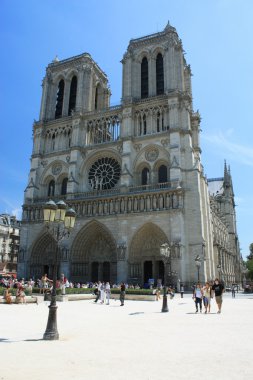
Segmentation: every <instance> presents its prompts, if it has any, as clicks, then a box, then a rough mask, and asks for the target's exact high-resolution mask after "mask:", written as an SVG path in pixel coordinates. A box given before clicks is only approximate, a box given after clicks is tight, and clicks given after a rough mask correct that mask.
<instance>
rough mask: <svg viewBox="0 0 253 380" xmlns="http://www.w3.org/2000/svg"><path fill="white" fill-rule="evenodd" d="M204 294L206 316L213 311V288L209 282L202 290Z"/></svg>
mask: <svg viewBox="0 0 253 380" xmlns="http://www.w3.org/2000/svg"><path fill="white" fill-rule="evenodd" d="M202 292H203V302H204V307H205V314H206V313H207V311H208V313H210V310H211V298H212V288H211V285H210V284H209V282H206V284H205V286H204V287H203V288H202Z"/></svg>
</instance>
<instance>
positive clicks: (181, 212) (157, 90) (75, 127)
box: [19, 24, 240, 286]
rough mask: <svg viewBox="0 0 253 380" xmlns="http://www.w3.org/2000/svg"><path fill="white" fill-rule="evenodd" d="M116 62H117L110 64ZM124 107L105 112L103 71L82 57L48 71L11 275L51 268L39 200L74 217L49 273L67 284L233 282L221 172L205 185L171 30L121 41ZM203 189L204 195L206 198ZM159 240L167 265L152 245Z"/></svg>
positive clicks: (231, 233) (229, 190)
mask: <svg viewBox="0 0 253 380" xmlns="http://www.w3.org/2000/svg"><path fill="white" fill-rule="evenodd" d="M116 59H117V57H116ZM122 66H123V88H122V101H121V104H120V105H118V106H114V107H110V88H109V86H108V79H107V76H106V74H105V73H104V72H103V71H102V70H101V68H100V67H99V66H98V65H97V63H95V62H94V60H93V59H92V57H91V56H90V54H88V53H84V54H81V55H79V56H76V57H72V58H69V59H65V60H61V61H59V60H58V59H55V60H54V61H53V62H52V63H51V64H49V65H48V67H47V70H46V76H45V78H44V80H43V94H42V101H41V110H40V118H39V121H37V122H35V123H34V125H33V138H34V142H33V152H32V158H31V170H30V175H29V182H28V186H27V188H26V190H25V199H24V205H23V218H22V235H21V252H22V254H20V259H19V274H20V275H22V276H25V277H28V276H34V277H36V278H37V277H40V276H41V275H42V274H43V272H47V273H48V274H49V276H50V275H51V273H52V263H53V255H54V250H55V246H54V242H53V240H52V238H51V237H50V235H49V234H48V233H47V230H46V229H45V227H44V225H43V215H42V208H43V205H44V203H45V202H46V201H48V200H49V199H53V200H54V201H58V200H61V199H62V200H64V201H65V202H66V203H67V204H68V205H70V206H72V207H73V208H74V209H75V210H76V212H77V221H76V224H75V227H74V230H73V231H72V233H71V235H70V237H69V238H68V239H66V240H64V241H63V242H62V246H61V258H60V268H59V272H64V273H65V275H66V276H68V277H69V278H71V279H72V280H73V281H96V280H98V279H100V280H110V281H111V282H112V283H114V282H119V281H121V280H124V281H128V282H135V283H137V282H138V283H140V284H143V283H146V282H148V280H149V279H155V281H156V280H157V279H162V280H164V278H165V277H166V278H167V276H168V277H169V278H168V280H167V281H169V282H170V283H174V284H177V285H179V284H180V281H181V283H182V282H183V283H184V284H185V285H186V286H188V285H189V286H190V284H192V283H193V282H195V281H196V279H197V268H196V263H195V258H196V256H198V257H199V258H200V261H201V266H200V269H199V275H200V280H201V281H202V282H203V281H205V280H207V279H213V278H214V277H215V276H217V267H218V269H220V274H219V275H220V276H221V277H222V279H223V280H224V281H226V282H227V283H231V282H235V281H239V277H240V273H239V271H240V270H239V268H240V254H239V243H238V237H237V232H236V218H235V205H234V194H233V187H232V179H231V175H230V170H229V168H227V166H226V165H225V168H224V177H222V178H219V179H218V180H210V181H208V180H207V179H206V177H205V175H204V172H203V167H202V165H201V156H200V154H201V148H200V142H199V134H200V115H199V113H198V112H195V111H194V110H193V106H192V89H191V69H190V66H189V65H188V64H187V63H186V60H185V57H184V51H183V47H182V42H181V40H180V39H179V37H178V34H177V32H176V30H175V28H174V27H172V26H170V25H169V24H168V25H167V26H166V28H165V29H164V30H163V31H162V32H159V33H155V34H152V35H148V36H145V37H143V38H137V39H132V40H130V43H129V46H128V48H127V51H126V53H125V54H124V56H123V59H122ZM208 184H210V189H211V192H209V189H208ZM164 243H167V244H169V246H170V252H171V262H165V261H164V258H163V257H162V256H161V254H160V246H161V245H162V244H164Z"/></svg>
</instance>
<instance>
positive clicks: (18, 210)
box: [0, 198, 22, 219]
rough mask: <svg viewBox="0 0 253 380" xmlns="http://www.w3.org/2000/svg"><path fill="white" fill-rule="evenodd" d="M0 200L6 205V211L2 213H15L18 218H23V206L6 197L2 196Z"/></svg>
mask: <svg viewBox="0 0 253 380" xmlns="http://www.w3.org/2000/svg"><path fill="white" fill-rule="evenodd" d="M0 202H1V203H3V204H5V205H6V207H5V211H4V212H2V213H6V214H10V215H15V216H16V217H17V219H21V216H22V207H20V206H19V205H18V206H17V205H14V204H13V203H12V202H11V201H9V200H8V199H6V198H0Z"/></svg>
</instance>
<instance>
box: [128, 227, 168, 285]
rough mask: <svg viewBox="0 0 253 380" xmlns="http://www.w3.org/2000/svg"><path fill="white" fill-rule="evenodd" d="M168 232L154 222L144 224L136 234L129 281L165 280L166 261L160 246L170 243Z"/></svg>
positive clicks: (131, 247)
mask: <svg viewBox="0 0 253 380" xmlns="http://www.w3.org/2000/svg"><path fill="white" fill-rule="evenodd" d="M168 242H169V241H168V238H167V236H166V234H165V233H164V232H163V231H162V230H161V228H159V227H158V226H157V225H155V224H153V223H147V224H144V226H142V227H141V228H140V229H139V230H138V231H137V232H136V233H135V235H134V237H133V239H132V242H131V245H130V253H129V282H130V281H132V282H138V283H140V284H143V283H147V282H148V280H149V279H154V280H155V282H157V280H162V281H164V273H165V268H164V261H163V257H162V256H161V254H160V246H161V245H162V244H163V243H168Z"/></svg>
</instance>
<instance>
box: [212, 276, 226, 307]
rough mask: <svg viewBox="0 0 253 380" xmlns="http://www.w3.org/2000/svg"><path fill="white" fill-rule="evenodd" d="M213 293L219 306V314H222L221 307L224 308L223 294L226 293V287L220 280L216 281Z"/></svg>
mask: <svg viewBox="0 0 253 380" xmlns="http://www.w3.org/2000/svg"><path fill="white" fill-rule="evenodd" d="M212 291H213V293H214V295H215V300H216V303H217V306H218V312H217V313H218V314H220V313H221V306H222V294H223V292H224V286H223V285H222V284H221V282H220V280H219V279H218V278H216V279H215V281H214V284H213V286H212Z"/></svg>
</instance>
